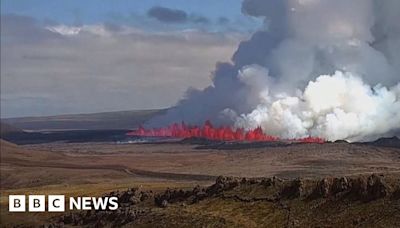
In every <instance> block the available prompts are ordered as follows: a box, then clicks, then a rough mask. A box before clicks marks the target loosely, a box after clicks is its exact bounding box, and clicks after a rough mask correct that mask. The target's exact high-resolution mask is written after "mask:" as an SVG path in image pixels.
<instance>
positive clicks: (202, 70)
mask: <svg viewBox="0 0 400 228" xmlns="http://www.w3.org/2000/svg"><path fill="white" fill-rule="evenodd" d="M151 10H154V11H151ZM150 12H152V13H150ZM182 15H183V18H182ZM222 18H223V20H221V19H222ZM171 20H172V22H171ZM177 20H178V21H177ZM261 24H262V22H261V20H260V19H255V18H252V17H249V16H245V15H243V14H242V12H241V1H240V0H218V1H216V0H169V1H161V0H146V1H144V0H143V1H142V0H107V1H105V0H30V1H27V0H1V66H2V67H1V117H2V118H5V117H16V116H46V115H56V114H64V113H90V112H103V111H115V110H134V109H153V108H165V107H171V106H173V105H175V104H176V103H177V102H178V101H179V100H180V99H181V98H182V97H183V96H185V93H186V91H187V90H188V89H189V88H196V89H204V88H205V87H207V86H209V85H210V84H211V83H212V80H211V78H212V76H211V72H213V71H214V70H215V65H216V63H217V62H229V61H230V60H231V57H232V56H233V54H234V53H235V51H236V50H237V47H238V45H239V43H240V42H241V41H243V40H245V39H248V38H249V37H250V36H251V34H252V33H253V32H254V31H256V30H257V29H258V28H259V27H260V26H261Z"/></svg>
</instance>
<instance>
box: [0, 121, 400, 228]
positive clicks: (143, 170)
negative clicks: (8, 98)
mask: <svg viewBox="0 0 400 228" xmlns="http://www.w3.org/2000/svg"><path fill="white" fill-rule="evenodd" d="M138 131H141V130H140V128H139V129H138V130H136V131H133V132H136V133H137V132H138ZM73 132H74V131H72V133H71V132H70V133H69V134H62V133H60V132H53V133H51V132H45V133H43V132H40V133H24V134H22V135H21V132H16V131H15V129H13V130H11V132H8V133H6V134H3V136H2V138H3V139H4V138H5V139H8V140H11V141H13V140H14V141H15V142H16V143H18V142H23V144H24V145H16V144H13V143H10V142H7V141H5V140H2V141H1V192H2V198H1V207H2V214H1V216H2V219H4V221H9V223H8V225H9V226H13V225H16V224H20V222H19V221H21V220H20V219H21V217H20V216H22V215H21V214H15V213H14V214H12V213H8V212H6V210H5V207H6V206H7V205H6V203H7V199H6V196H7V195H8V194H11V193H12V194H16V193H24V192H25V193H26V192H29V193H35V192H37V193H41V194H42V193H46V194H50V193H57V194H66V195H71V196H74V195H82V194H84V195H98V196H101V195H104V194H120V197H121V196H122V195H124V194H125V195H126V194H128V195H129V194H131V195H130V196H129V197H128V199H125V200H128V201H126V202H125V204H122V201H121V205H122V206H123V205H125V206H123V208H122V209H121V210H125V211H119V212H115V213H114V214H112V215H109V216H110V217H109V218H108V217H107V218H108V219H104V220H99V221H100V222H101V223H97V222H96V223H93V221H94V220H93V219H90V218H91V217H90V216H95V215H89V214H88V215H86V214H79V213H72V214H69V213H66V214H65V215H63V216H67V217H60V215H55V214H49V213H44V214H39V215H38V214H32V215H29V216H28V218H27V216H26V214H25V215H23V218H24V224H27V223H28V224H36V225H39V224H53V225H60V224H70V225H74V224H75V225H79V224H80V225H86V226H88V227H90V226H92V225H96V224H97V225H99V224H103V225H110V226H119V225H121V224H120V222H121V221H125V222H124V223H123V225H127V226H133V225H135V226H136V225H145V224H147V225H156V226H157V225H159V224H163V223H166V224H169V225H172V224H174V223H176V222H177V221H180V220H179V219H180V218H178V217H177V216H184V217H185V218H184V219H185V221H188V222H189V221H190V220H191V219H195V220H196V219H197V220H198V223H196V224H199V226H201V224H203V225H204V224H214V225H216V226H229V225H233V226H248V227H254V226H259V225H262V224H269V223H270V222H274V223H275V224H286V223H288V222H290V223H295V224H297V223H298V224H300V225H303V226H306V225H310V224H318V223H312V222H311V221H314V222H316V221H317V220H312V216H311V215H300V214H298V215H295V214H293V215H292V217H290V218H288V217H287V216H286V215H285V213H286V212H285V210H286V209H284V208H283V209H282V206H279V205H278V204H279V203H283V204H285V205H286V204H287V207H308V206H307V205H303V204H304V203H305V202H308V201H307V199H302V198H301V197H300V198H299V197H295V198H294V199H292V198H291V195H290V194H289V195H287V196H285V197H289V198H287V199H286V198H285V199H283V198H282V199H280V198H279V199H276V201H274V200H272V201H271V202H269V203H267V205H266V204H265V203H264V204H263V203H262V200H260V201H257V200H256V201H254V202H253V200H248V202H247V201H246V200H244V201H243V200H238V199H234V198H221V197H222V196H221V194H222V193H223V194H225V193H226V194H233V193H232V191H234V192H236V193H235V194H239V196H240V197H244V199H250V198H251V197H256V198H257V197H267V196H268V197H269V196H271V197H272V196H275V195H276V194H278V195H280V194H283V195H285V194H287V193H282V191H287V190H284V189H285V188H286V187H285V186H286V185H289V186H291V185H292V184H293V183H297V182H296V181H302V182H304V183H308V184H307V186H308V187H307V188H305V187H304V189H308V190H304V191H308V192H309V191H313V190H312V189H313V188H319V187H318V185H319V184H318V183H319V182H318V181H319V180H325V179H324V178H341V177H345V178H350V179H349V181H350V180H351V179H352V178H353V179H356V180H358V179H357V178H361V180H363V179H362V178H365V180H366V181H367V180H368V178H369V177H370V175H372V174H374V175H378V177H379V178H378V179H379V181H382V183H383V186H384V187H383V189H378V190H379V192H383V193H382V195H380V194H378V196H376V198H375V196H374V195H373V194H372V193H368V192H369V191H370V190H368V187H366V190H365V191H366V192H367V193H366V194H367V195H366V196H365V197H373V200H368V201H365V202H364V198H362V197H364V196H363V194H364V193H359V194H361V195H359V196H357V197H361V198H357V197H356V198H354V199H353V198H347V197H346V198H344V199H342V198H340V197H339V198H335V200H334V201H332V198H330V197H331V196H330V197H328V198H326V197H323V196H321V197H322V198H321V197H318V199H317V201H315V202H314V201H312V205H314V207H317V208H318V207H319V208H320V209H321V210H322V211H323V210H325V211H323V213H325V215H323V214H322V212H321V213H319V214H318V216H320V217H319V218H318V221H319V222H321V221H326V218H325V217H324V216H328V215H329V213H333V211H332V210H339V209H340V208H341V207H343V205H344V204H345V203H346V202H347V201H348V200H350V199H351V200H350V204H349V207H350V208H353V209H352V210H353V211H347V212H343V213H344V214H343V215H342V216H339V218H338V219H337V220H336V222H338V223H335V224H336V225H340V224H346V225H349V224H350V225H353V222H355V223H354V224H363V222H366V224H370V223H371V221H369V220H368V213H373V211H374V210H376V209H377V208H378V207H380V206H379V205H382V203H383V204H385V205H389V206H388V207H389V209H390V210H389V209H388V211H389V212H391V213H392V212H396V210H398V209H396V208H397V207H396V206H395V205H396V202H397V204H398V203H399V201H398V199H397V198H393V194H394V196H396V194H397V193H396V192H397V191H398V190H397V189H399V187H400V182H399V181H398V180H399V177H400V140H399V139H398V138H397V137H393V138H382V139H379V140H377V141H374V142H368V143H367V142H366V143H348V142H346V141H336V142H322V141H317V142H305V141H299V140H297V141H290V140H278V139H276V138H273V140H271V139H270V138H268V140H252V141H248V140H242V141H234V140H216V139H207V138H204V137H189V138H179V137H173V138H172V137H160V136H157V137H150V136H137V135H132V134H133V133H132V131H122V132H119V133H118V134H119V135H115V134H116V132H115V131H110V132H109V134H111V135H114V136H115V137H114V138H113V137H108V138H109V140H108V141H107V140H105V141H103V142H99V141H97V140H95V138H96V137H99V136H100V139H102V140H104V138H107V137H105V136H104V134H105V133H104V132H103V133H102V134H99V135H96V134H95V136H92V137H86V138H85V137H83V138H82V139H83V140H84V141H79V142H73V141H74V140H75V137H74V134H78V136H80V137H82V134H83V133H82V132H79V133H73ZM89 133H91V134H93V132H92V131H89ZM89 133H87V134H89ZM38 134H39V135H40V134H46V135H47V139H51V138H52V137H49V135H51V134H56V135H57V137H56V138H55V140H53V141H52V140H48V141H47V142H44V143H43V141H42V140H41V139H40V137H38ZM60 134H61V135H64V137H65V138H64V140H63V141H59V140H57V139H59V138H60ZM29 137H31V139H30V141H29V140H28V139H29ZM68 137H71V138H72V140H71V142H68V140H67V139H68ZM35 140H38V141H35ZM113 140H114V141H113ZM28 141H29V144H26V142H28ZM35 142H36V143H35ZM219 176H224V178H228V177H229V178H234V179H229V178H228V179H227V180H229V181H232V180H239V182H240V180H241V178H247V179H248V180H249V181H250V180H252V178H255V179H254V181H250V182H248V183H247V182H244V184H241V185H237V187H232V188H230V187H226V189H223V190H218V191H221V192H219V193H218V194H216V193H212V194H211V193H207V194H206V195H204V199H203V198H201V199H202V200H200V199H197V198H196V197H199V196H196V197H195V196H192V194H193V193H191V191H192V190H193V189H196V188H198V189H206V188H211V187H208V186H212V185H213V183H214V182H215V180H216V179H217V178H218V177H219ZM220 178H221V177H220ZM265 178H275V179H276V180H279V181H282V183H285V184H283V185H279V186H278V185H277V186H278V187H276V188H274V190H271V189H270V190H269V187H268V186H267V185H265V186H264V185H261V184H260V183H261V181H262V180H265ZM298 178H300V179H298ZM371 178H372V177H371ZM373 178H376V177H373ZM220 180H221V179H220ZM229 181H228V182H229ZM293 181H294V182H293ZM234 183H236V182H235V181H234ZM257 183H259V184H257ZM263 183H264V182H263ZM279 183H281V182H279ZM310 183H314V184H315V185H316V186H317V187H312V186H314V184H311V185H310ZM357 183H358V182H357ZM365 183H367V182H365ZM379 183H380V182H379ZM225 184H226V183H225ZM214 185H215V184H214ZM233 185H234V186H236V184H233ZM233 185H232V186H233ZM196 186H197V187H196ZM228 186H230V185H229V184H228ZM263 186H264V187H263ZM274 186H275V185H274ZM366 186H368V185H366ZM381 187H382V186H381ZM132 188H134V189H133V190H132ZM213 188H215V187H212V188H211V189H213ZM298 188H300V187H298ZM301 188H302V187H301ZM352 188H353V187H352ZM352 188H351V189H352ZM361 188H362V187H361ZM370 188H371V187H370ZM127 189H131V190H128V191H127ZM166 189H176V190H167V191H178V192H179V191H189V192H190V193H189V192H188V193H185V194H186V195H185V194H183V195H179V194H178V193H173V192H171V193H165V192H164V191H166ZM349 189H350V187H349ZM193 191H194V190H193ZM196 191H197V190H196ZM209 191H211V190H208V191H206V190H204V192H209ZM260 191H261V192H260ZM271 191H272V192H271ZM294 191H295V192H296V191H297V190H294ZM349 191H350V190H349ZM351 191H353V190H351ZM360 191H361V190H360ZM371 191H372V190H371ZM374 191H375V190H374ZM111 192H114V193H111ZM116 192H117V193H116ZM257 192H258V193H257ZM263 192H265V193H263ZM138 194H139V195H138ZM140 194H145V195H146V197H148V198H146V197H144V196H143V197H144V198H143V199H142V200H143V202H141V203H139V204H137V203H132V202H131V201H130V200H133V199H134V198H135V197H139V199H140ZM163 194H167V195H168V197H171V198H166V200H165V202H161V201H163V200H161V201H157V199H159V198H160V197H166V196H165V195H164V196H163ZM174 194H178V195H177V196H175V195H174ZM196 194H197V193H196ZM199 194H200V193H199ZM235 194H234V195H235ZM260 194H261V195H260ZM265 194H266V195H265ZM271 194H272V195H271ZM291 194H292V193H291ZM293 194H295V195H296V194H297V193H293ZM310 194H311V193H310ZM327 194H328V193H327ZM343 194H344V193H343ZM349 194H350V193H349ZM357 194H358V193H357ZM368 194H372V195H373V196H369V195H368ZM374 194H375V193H374ZM306 195H307V197H309V196H308V193H307V194H306ZM191 196H192V198H190V197H191ZM124 197H126V196H124ZM193 197H195V199H196V201H195V202H196V203H194V202H192V201H193ZM235 197H236V196H235ZM240 197H239V199H241V198H240ZM249 197H250V198H249ZM302 197H303V196H302ZM332 197H333V196H332ZM335 197H336V196H335ZM328 199H330V200H328ZM396 199H397V200H396ZM304 200H306V201H304ZM321 200H323V202H324V203H321ZM388 200H389V201H388ZM139 201H140V200H139ZM198 201H199V202H198ZM135 202H136V201H135ZM157 202H158V203H157ZM164 204H165V205H164ZM166 204H169V205H168V206H166ZM307 204H308V203H307ZM319 204H321V205H319ZM336 204H337V205H339V206H337V208H336V207H335V206H333V205H336ZM353 204H354V205H353ZM392 204H393V206H391V205H392ZM181 205H185V206H181ZM206 205H208V206H206ZM251 205H254V208H253V210H256V209H257V208H258V209H257V210H260V211H259V212H257V210H256V211H255V212H253V214H252V215H247V214H246V213H245V212H242V211H240V210H239V209H234V208H237V207H239V208H247V207H252V206H251ZM318 205H319V206H318ZM356 205H357V206H356ZM360 205H361V206H360ZM204 207H206V208H208V207H210V208H211V209H209V210H208V209H205V208H204ZM265 207H267V208H269V209H268V210H277V212H276V213H278V211H281V212H279V213H278V214H277V215H276V216H277V217H270V218H268V217H266V218H268V219H266V220H265V221H261V222H260V221H259V217H260V216H266V215H263V213H261V211H262V210H267V208H265ZM332 207H335V208H336V209H333V208H332ZM263 208H264V209H263ZM274 208H275V209H274ZM324 208H325V209H324ZM329 208H330V209H329ZM126 210H127V212H126ZM180 210H183V211H184V215H180V213H181V212H180ZM214 210H215V211H214ZM224 210H234V211H235V212H230V213H223V211H224ZM359 210H366V211H369V212H368V213H364V214H363V213H361V214H360V212H359ZM281 213H282V214H281ZM315 213H316V212H315ZM126 214H129V215H130V216H128V217H124V219H122V220H121V216H126ZM68 216H72V217H68ZM199 216H200V217H199ZM209 216H211V217H209ZM236 216H240V217H242V219H240V220H237V219H235V218H236ZM274 216H275V215H274ZM310 216H311V217H310ZM382 216H384V217H382V220H381V222H380V223H377V225H378V226H379V225H381V226H382V227H384V225H387V224H389V225H391V226H392V225H393V226H394V225H398V224H399V223H398V222H399V220H398V218H397V217H388V216H387V215H386V214H385V215H382ZM208 217H209V218H208ZM206 218H208V219H206ZM197 220H196V221H197ZM157 221H158V222H157ZM161 221H163V222H161ZM188 224H193V223H188Z"/></svg>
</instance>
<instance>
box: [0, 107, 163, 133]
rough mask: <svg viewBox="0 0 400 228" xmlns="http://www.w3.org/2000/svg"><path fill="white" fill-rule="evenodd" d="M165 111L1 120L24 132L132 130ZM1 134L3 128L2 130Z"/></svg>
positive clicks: (136, 111)
mask: <svg viewBox="0 0 400 228" xmlns="http://www.w3.org/2000/svg"><path fill="white" fill-rule="evenodd" d="M165 112H166V109H155V110H135V111H117V112H101V113H90V114H71V115H57V116H44V117H20V118H6V119H2V120H1V121H2V123H5V124H7V125H6V127H5V129H8V125H12V126H14V127H15V128H19V129H24V130H73V129H88V130H100V129H101V130H105V129H132V128H136V127H137V126H139V125H140V124H143V123H145V122H146V121H148V120H149V119H151V118H153V117H155V116H157V115H162V114H164V113H165ZM2 132H3V128H2Z"/></svg>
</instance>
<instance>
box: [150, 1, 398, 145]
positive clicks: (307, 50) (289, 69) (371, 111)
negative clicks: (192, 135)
mask: <svg viewBox="0 0 400 228" xmlns="http://www.w3.org/2000/svg"><path fill="white" fill-rule="evenodd" d="M399 11H400V1H397V0H385V1H381V0H352V1H348V0H335V1H330V0H244V2H243V5H242V12H243V13H245V14H248V15H251V16H255V17H261V18H263V19H264V26H263V28H262V29H260V30H259V31H257V32H256V33H255V34H253V36H252V37H251V38H250V39H249V40H247V41H243V42H242V43H241V44H240V45H239V48H238V50H237V51H236V53H235V54H234V56H233V57H232V63H218V64H217V67H216V70H215V72H214V79H213V85H211V86H210V87H208V88H206V89H205V90H203V91H198V90H190V91H188V93H187V96H186V97H185V98H184V99H183V100H181V101H180V102H179V103H178V104H177V106H176V107H174V108H172V109H170V110H169V112H168V113H167V114H166V115H165V116H163V117H160V118H157V119H155V120H153V121H152V123H151V125H160V124H165V123H169V122H173V121H180V120H184V121H185V122H188V123H193V124H199V123H201V122H204V121H205V120H207V119H210V120H212V121H214V122H216V123H219V124H231V125H234V126H236V127H243V128H246V129H251V128H255V127H257V126H261V127H262V129H263V131H265V132H266V133H268V134H274V135H277V136H280V137H284V138H295V137H305V136H319V137H324V138H326V139H329V140H338V139H346V140H350V141H358V140H371V139H374V138H377V137H380V136H383V135H391V134H394V132H398V131H399V130H400V82H399V81H400V80H399V79H400V23H398V22H399V21H400V12H399Z"/></svg>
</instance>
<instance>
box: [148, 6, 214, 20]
mask: <svg viewBox="0 0 400 228" xmlns="http://www.w3.org/2000/svg"><path fill="white" fill-rule="evenodd" d="M147 16H148V17H150V18H154V19H156V20H157V21H159V22H162V23H170V24H184V23H194V24H209V23H210V19H208V18H207V17H205V16H202V15H197V14H188V13H187V12H185V11H183V10H179V9H171V8H167V7H162V6H153V7H152V8H150V9H149V10H148V11H147Z"/></svg>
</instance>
